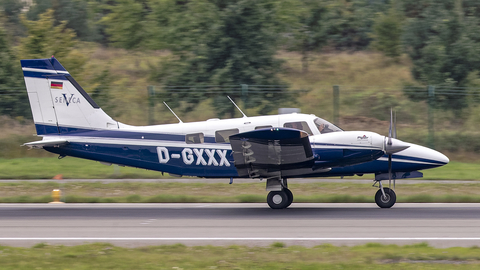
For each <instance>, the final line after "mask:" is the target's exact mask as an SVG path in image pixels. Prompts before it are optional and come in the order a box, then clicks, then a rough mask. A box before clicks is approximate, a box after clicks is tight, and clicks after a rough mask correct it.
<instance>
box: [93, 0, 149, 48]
mask: <svg viewBox="0 0 480 270" xmlns="http://www.w3.org/2000/svg"><path fill="white" fill-rule="evenodd" d="M109 7H110V13H109V14H108V15H106V16H104V17H103V19H102V20H101V22H102V23H103V24H105V25H106V26H107V28H106V32H107V34H109V35H110V41H111V42H112V43H113V44H114V45H115V46H117V47H120V48H124V49H127V50H130V49H138V48H140V47H143V46H144V42H145V40H146V39H147V38H148V35H147V33H148V30H147V27H148V26H149V24H148V22H147V20H146V18H147V15H148V11H149V10H150V8H149V6H148V1H147V0H114V2H113V3H112V4H111V5H109Z"/></svg>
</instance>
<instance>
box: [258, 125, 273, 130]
mask: <svg viewBox="0 0 480 270" xmlns="http://www.w3.org/2000/svg"><path fill="white" fill-rule="evenodd" d="M262 128H272V126H258V127H255V129H262Z"/></svg>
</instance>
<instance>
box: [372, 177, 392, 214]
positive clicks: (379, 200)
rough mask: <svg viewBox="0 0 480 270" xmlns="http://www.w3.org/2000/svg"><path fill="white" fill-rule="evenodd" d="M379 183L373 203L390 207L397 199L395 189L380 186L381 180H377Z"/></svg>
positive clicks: (382, 206)
mask: <svg viewBox="0 0 480 270" xmlns="http://www.w3.org/2000/svg"><path fill="white" fill-rule="evenodd" d="M378 183H379V185H380V189H379V190H378V191H377V193H375V203H376V204H377V205H378V206H379V207H380V208H390V207H392V206H393V205H394V204H395V202H396V201H397V195H396V194H395V191H393V189H390V188H384V187H383V186H382V181H378Z"/></svg>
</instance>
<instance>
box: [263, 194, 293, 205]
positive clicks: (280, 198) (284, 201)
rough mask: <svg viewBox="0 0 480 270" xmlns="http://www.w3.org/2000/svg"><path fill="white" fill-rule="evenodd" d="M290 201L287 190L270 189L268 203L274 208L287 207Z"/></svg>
mask: <svg viewBox="0 0 480 270" xmlns="http://www.w3.org/2000/svg"><path fill="white" fill-rule="evenodd" d="M288 202H289V200H288V196H287V193H286V192H285V191H270V193H268V196H267V203H268V206H270V208H272V209H283V208H286V207H287V206H288Z"/></svg>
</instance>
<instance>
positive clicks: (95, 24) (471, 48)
mask: <svg viewBox="0 0 480 270" xmlns="http://www.w3.org/2000/svg"><path fill="white" fill-rule="evenodd" d="M479 45H480V2H479V1H475V0H397V1H394V0H304V1H301V0H264V1H258V0H195V1H173V0H138V1H136V0H31V1H26V2H25V1H23V0H0V115H1V116H0V157H1V158H15V157H25V156H43V155H48V154H46V153H43V152H41V151H27V150H26V149H25V148H24V147H20V145H21V144H23V143H24V142H28V141H33V140H36V138H35V137H34V136H32V134H34V133H35V130H34V127H33V123H32V120H31V118H32V116H31V112H30V108H29V104H28V99H27V95H26V92H25V86H24V83H23V76H22V72H21V67H20V64H19V59H26V58H48V57H50V56H52V55H55V57H56V58H57V59H58V60H59V61H60V62H61V63H62V64H63V65H64V66H65V67H66V68H67V69H68V70H69V71H70V73H71V74H72V75H73V76H74V77H75V78H76V80H77V81H79V82H80V84H81V85H82V86H83V87H84V88H85V89H86V90H87V92H89V93H90V94H91V95H92V96H93V98H94V99H95V100H96V101H97V103H98V104H99V105H100V106H102V108H103V109H104V110H105V111H106V112H107V113H108V114H110V115H112V117H114V118H116V119H117V120H119V121H121V122H125V123H127V124H135V125H143V124H148V123H154V124H162V123H174V122H176V119H175V118H174V116H173V115H171V113H170V112H168V110H167V109H166V108H165V107H164V105H163V104H162V101H166V102H167V103H168V104H169V105H170V106H171V107H172V108H173V109H174V110H175V111H176V112H177V114H178V115H179V116H180V117H181V118H182V120H183V121H199V120H206V119H208V118H212V117H221V118H226V117H238V116H240V114H239V113H238V112H237V111H236V110H235V109H234V107H233V106H232V105H231V103H230V102H229V101H228V100H227V98H226V96H227V95H229V96H230V97H232V98H233V99H234V100H235V101H236V102H237V103H238V104H239V105H240V107H242V108H243V109H244V110H245V112H246V114H247V115H249V116H255V115H260V114H275V113H276V112H277V109H278V108H280V107H298V108H300V109H301V110H302V112H303V113H313V114H316V115H318V116H320V117H323V118H325V119H327V120H330V121H333V120H334V119H333V109H334V107H333V94H332V89H333V86H334V85H339V88H340V107H339V111H340V117H339V119H338V120H337V122H338V124H339V125H340V126H341V127H342V128H344V129H345V130H358V129H360V130H372V131H376V132H379V133H381V134H386V133H387V132H388V119H389V111H390V108H393V109H394V110H396V111H397V120H398V129H399V130H398V134H399V138H400V139H402V140H406V141H410V142H414V143H419V144H423V145H428V144H431V143H432V142H431V141H429V140H428V134H429V130H428V123H429V121H432V120H433V123H434V126H433V127H434V129H433V130H430V134H432V131H433V132H434V138H435V140H434V144H433V145H434V147H435V148H436V149H438V150H440V151H444V152H446V153H447V154H448V155H449V156H450V157H451V158H453V159H457V160H474V161H475V160H478V159H479V157H480V156H479V155H478V154H477V153H478V151H479V150H480V142H479V140H478V139H477V138H478V137H479V135H480V132H479V129H478V125H479V123H480V108H479V102H478V101H479V98H480V91H479V87H480V74H479V70H480V53H479V52H480V46H479ZM149 85H150V86H152V87H150V88H151V89H153V90H154V91H150V93H149V92H148V91H147V89H148V88H149ZM429 85H430V86H431V87H434V88H435V95H434V96H433V98H432V97H431V98H430V101H429V96H428V91H427V88H428V86H429ZM428 105H430V106H431V107H430V108H431V111H430V115H429V114H428ZM430 123H432V122H430Z"/></svg>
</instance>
